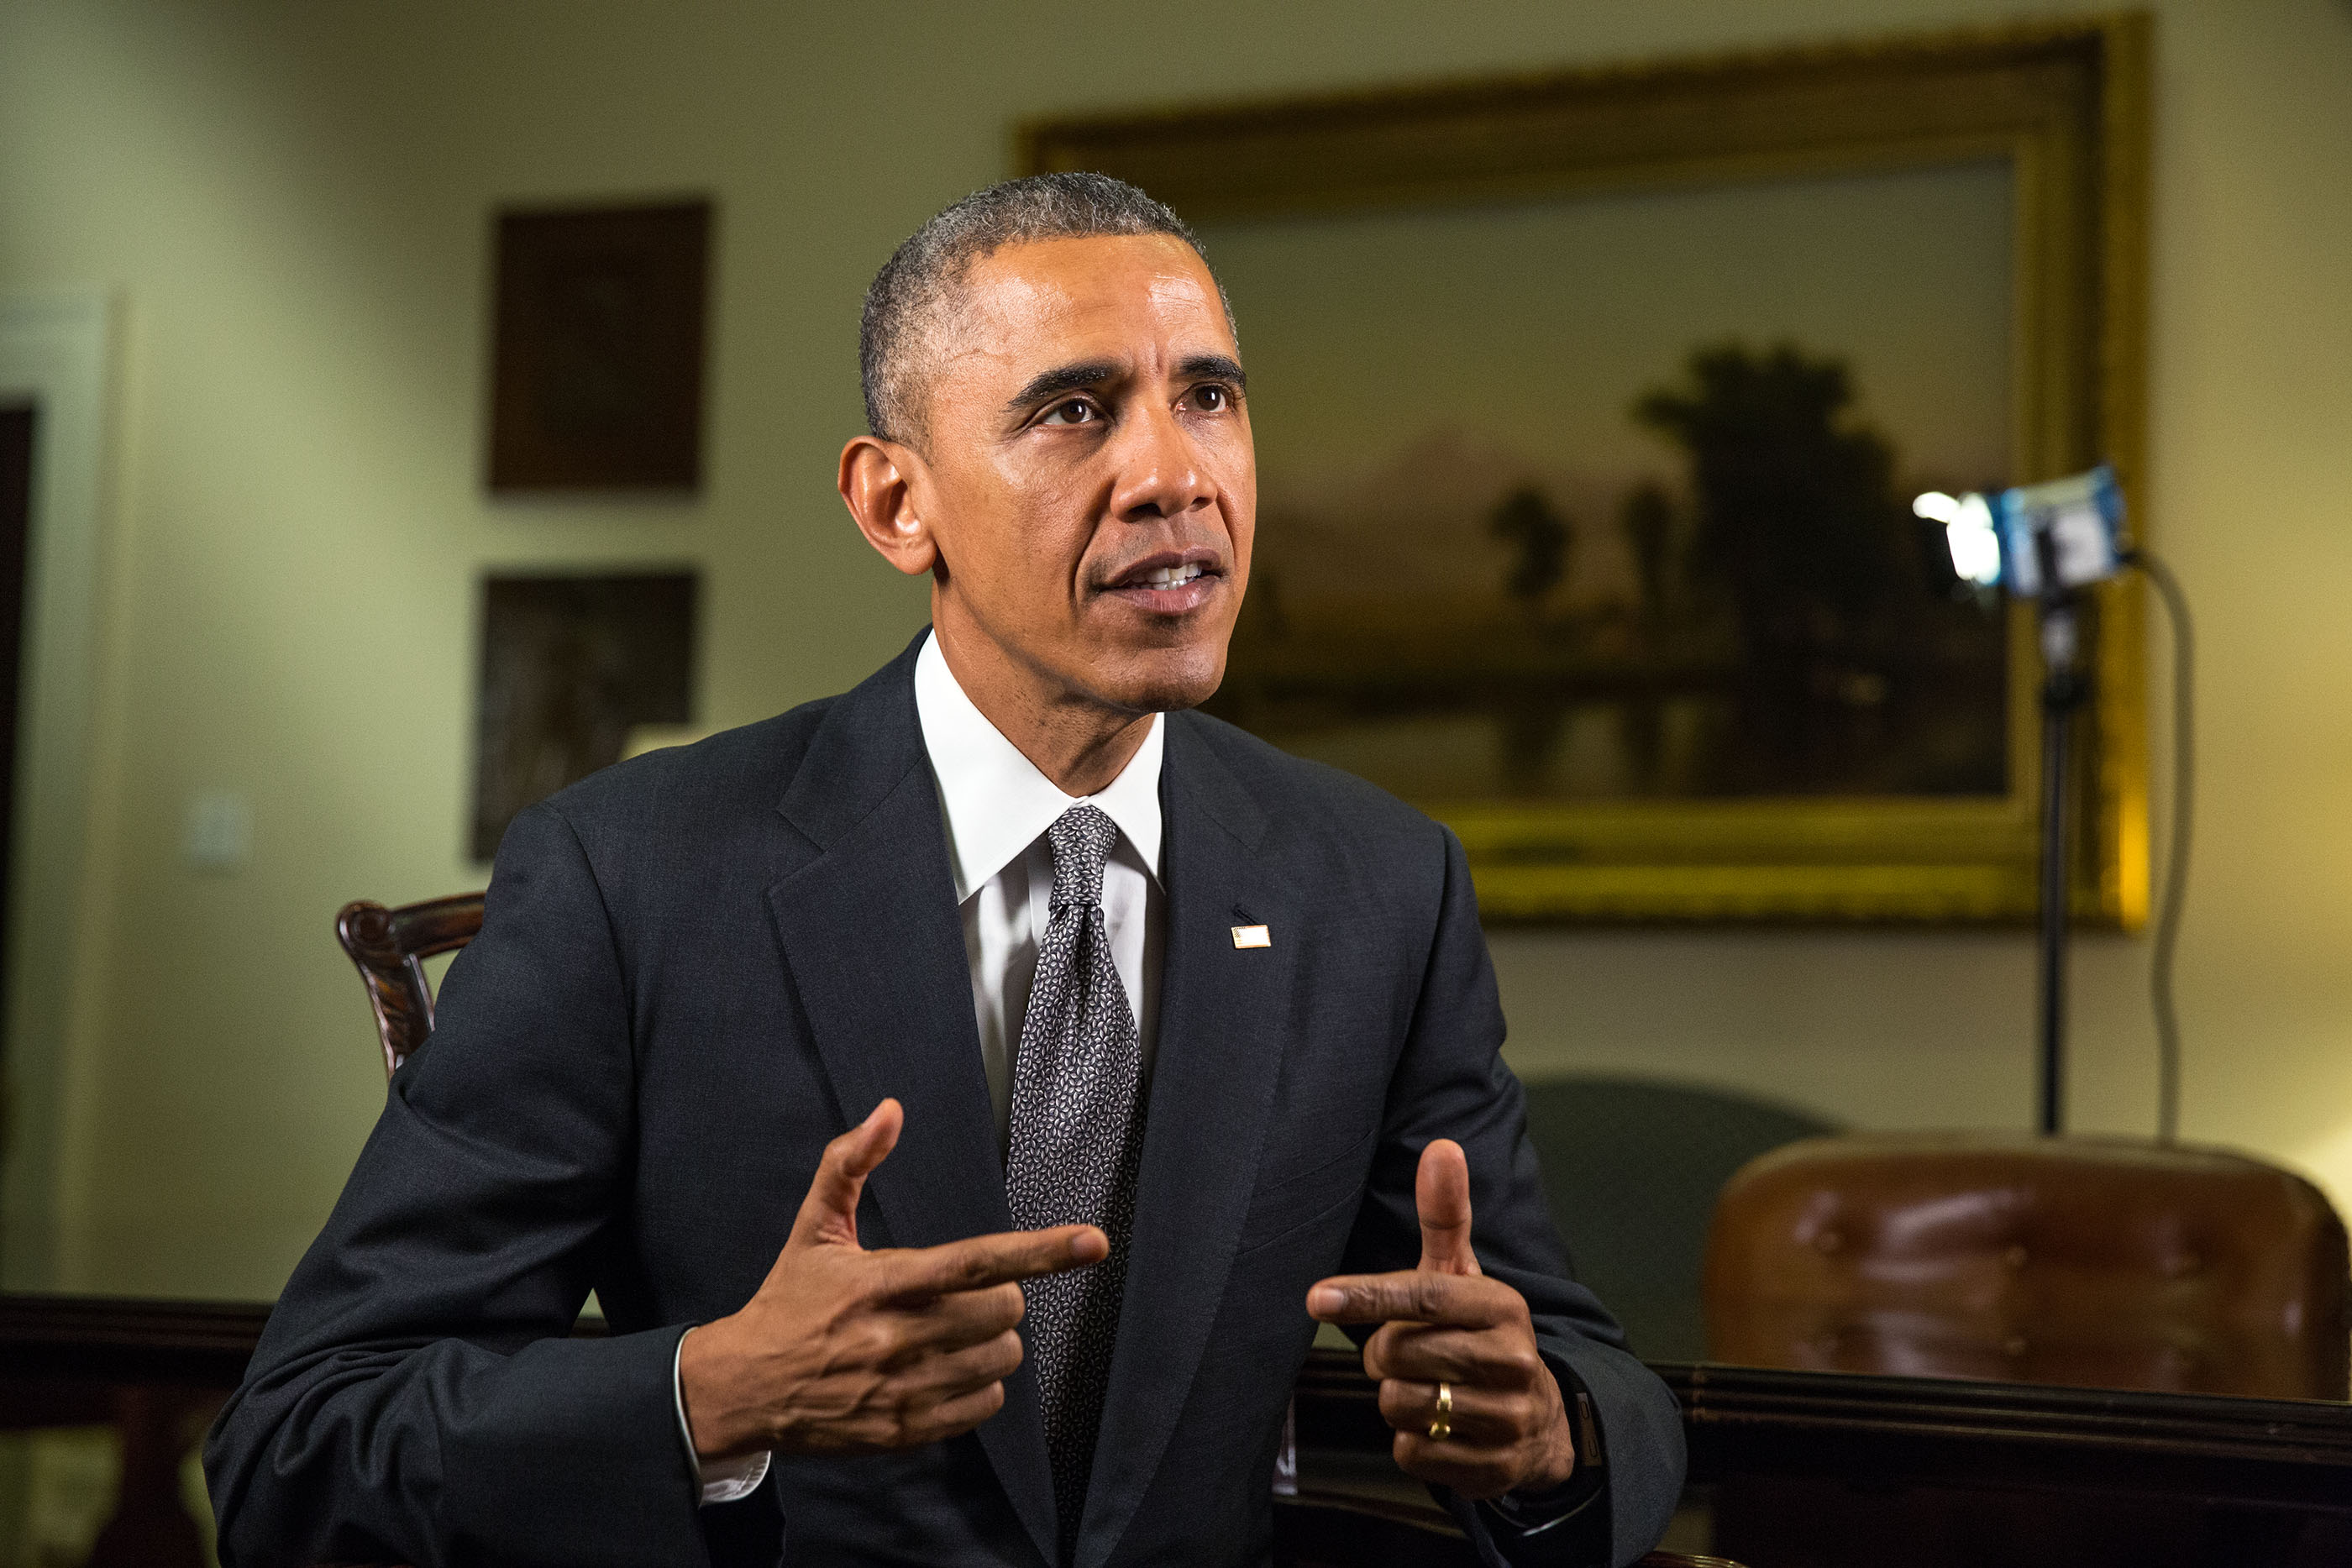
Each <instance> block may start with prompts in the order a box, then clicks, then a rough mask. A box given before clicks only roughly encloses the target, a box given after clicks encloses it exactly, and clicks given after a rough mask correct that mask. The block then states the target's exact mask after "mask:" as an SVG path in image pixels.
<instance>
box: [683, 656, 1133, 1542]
mask: <svg viewBox="0 0 2352 1568" xmlns="http://www.w3.org/2000/svg"><path fill="white" fill-rule="evenodd" d="M915 714H916V717H917V719H918V720H919V723H920V725H921V727H922V733H923V749H924V751H925V752H926V753H928V754H929V758H930V762H931V780H932V782H933V783H934V784H935V785H936V786H937V787H938V789H939V794H940V818H941V820H942V824H943V826H944V827H945V829H946V831H947V841H948V866H949V869H950V871H951V872H952V873H954V876H955V894H956V904H957V906H958V907H959V908H960V910H961V913H962V915H963V954H964V962H965V964H966V965H967V966H968V967H969V968H970V969H971V1010H972V1017H973V1019H974V1021H975V1022H977V1023H978V1024H979V1026H980V1060H981V1066H982V1069H983V1070H984V1071H986V1073H987V1076H988V1098H989V1106H990V1110H991V1112H992V1113H993V1114H994V1116H995V1119H996V1147H997V1153H998V1154H999V1155H1003V1152H1004V1147H1005V1140H1006V1138H1007V1136H1008V1134H1009V1131H1010V1128H1011V1125H1012V1116H1013V1056H1014V1054H1015V1051H1016V1050H1017V1048H1018V1047H1019V1045H1020V1042H1021V1024H1022V1020H1023V1019H1025V1018H1026V1017H1027V1016H1028V1012H1029V987H1030V984H1031V982H1032V981H1033V980H1034V978H1035V977H1036V973H1037V947H1038V944H1040V943H1041V942H1043V941H1044V940H1045V927H1046V925H1048V924H1049V923H1050V922H1051V921H1052V919H1053V913H1054V907H1053V895H1054V851H1053V845H1052V843H1051V842H1050V841H1048V840H1047V838H1046V837H1045V830H1046V829H1048V828H1050V827H1052V826H1053V825H1054V821H1055V819H1056V818H1058V817H1060V816H1061V814H1062V813H1063V812H1065V811H1066V810H1069V809H1070V808H1071V807H1073V806H1076V805H1078V804H1080V803H1081V799H1082V798H1081V797H1077V796H1072V795H1065V794H1064V793H1062V790H1061V787H1060V786H1059V785H1056V784H1055V782H1054V781H1053V780H1052V779H1048V778H1046V777H1045V774H1043V773H1041V772H1039V771H1038V770H1037V765H1036V764H1035V763H1034V762H1031V761H1030V760H1029V759H1028V758H1026V757H1024V756H1023V755H1022V754H1021V751H1020V748H1019V747H1016V746H1014V745H1013V743H1012V742H1011V741H1009V740H1007V739H1005V738H1004V735H1003V732H1002V731H1001V730H999V729H998V728H997V727H995V726H994V725H993V724H991V723H990V722H989V720H988V716H987V715H985V714H983V713H982V712H981V711H980V709H979V708H977V707H975V706H973V705H972V701H971V698H970V697H968V696H966V695H964V690H963V687H962V686H961V685H959V684H958V683H957V681H956V678H955V672H954V671H952V670H950V669H949V668H948V662H947V658H946V656H945V655H944V654H942V653H940V643H939V638H938V636H937V635H936V634H934V635H932V636H931V637H929V638H927V639H926V640H925V641H924V643H923V650H922V652H921V653H919V654H917V655H916V657H915ZM1166 744H1167V722H1166V720H1165V719H1163V718H1162V717H1160V716H1159V715H1156V714H1155V715H1153V716H1152V719H1151V728H1150V731H1149V732H1148V733H1147V734H1146V735H1145V737H1144V739H1143V744H1142V745H1141V746H1140V747H1137V749H1136V753H1135V755H1134V756H1133V757H1132V758H1129V760H1128V764H1127V767H1126V768H1125V769H1123V770H1122V771H1121V772H1120V774H1119V776H1118V778H1116V779H1112V780H1111V781H1110V783H1109V784H1108V785H1106V786H1105V787H1104V788H1103V789H1101V791H1099V792H1098V793H1097V794H1094V795H1089V796H1086V797H1083V800H1084V802H1085V803H1087V804H1091V805H1094V806H1098V807H1100V808H1101V809H1102V811H1103V814H1104V815H1105V816H1108V818H1109V819H1110V820H1111V821H1112V822H1113V824H1115V825H1116V826H1117V827H1118V843H1117V844H1116V845H1114V846H1113V847H1112V849H1111V852H1110V858H1109V860H1108V862H1106V863H1105V864H1104V866H1103V886H1102V903H1103V924H1104V925H1105V926H1106V927H1107V928H1108V934H1109V936H1110V953H1111V963H1112V965H1113V966H1114V967H1117V969H1118V977H1119V983H1120V984H1121V985H1122V986H1124V987H1125V988H1126V989H1127V1005H1128V1008H1129V1010H1130V1011H1132V1012H1133V1013H1134V1015H1135V1024H1136V1030H1137V1032H1138V1033H1139V1035H1140V1036H1141V1039H1142V1044H1143V1071H1144V1076H1145V1079H1146V1081H1147V1082H1149V1080H1150V1073H1151V1064H1152V1058H1153V1047H1154V1045H1155V1043H1156V1039H1157V1035H1158V1028H1157V1025H1158V1023H1159V1014H1160V952H1161V947H1162V944H1163V942H1164V940H1165V926H1166V924H1167V904H1168V896H1167V893H1166V890H1165V889H1164V888H1163V887H1162V885H1161V874H1160V758H1161V755H1162V753H1163V751H1164V749H1165V747H1166ZM684 1343H685V1340H684V1338H683V1336H681V1337H680V1339H679V1344H680V1345H681V1346H683V1345H684ZM671 1379H672V1382H673V1385H676V1382H677V1364H676V1361H675V1359H673V1361H672V1364H671ZM677 1424H678V1431H679V1433H680V1434H681V1435H682V1436H683V1437H685V1439H686V1450H687V1453H688V1456H689V1457H691V1456H692V1455H693V1453H694V1437H693V1433H692V1431H691V1430H690V1429H689V1428H688V1426H687V1420H686V1397H685V1394H684V1392H683V1390H682V1388H681V1389H679V1390H678V1397H677ZM697 1473H698V1475H699V1477H700V1479H701V1482H702V1500H703V1501H704V1502H706V1503H713V1502H733V1501H735V1500H738V1499H740V1498H744V1497H748V1496H750V1495H751V1493H752V1492H753V1491H756V1490H758V1489H759V1486H760V1483H761V1481H764V1480H765V1479H767V1477H768V1456H767V1455H765V1454H751V1455H747V1456H745V1457H743V1458H737V1459H731V1460H726V1461H722V1462H718V1463H713V1464H709V1465H699V1466H698V1467H697Z"/></svg>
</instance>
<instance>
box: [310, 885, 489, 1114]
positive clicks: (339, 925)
mask: <svg viewBox="0 0 2352 1568" xmlns="http://www.w3.org/2000/svg"><path fill="white" fill-rule="evenodd" d="M481 928H482V895H481V894H478V893H460V894H454V895H453V896H451V897H448V898H433V899H427V900H425V902H424V903H422V904H401V905H400V906H399V907H397V908H386V907H385V906H384V905H383V904H376V903H373V902H372V901H370V900H368V899H361V900H359V901H358V902H357V903H354V904H345V905H343V907H342V910H341V913H340V914H338V915H336V916H335V936H336V937H337V939H338V940H340V941H341V943H342V945H343V951H344V952H346V953H348V954H350V955H351V959H352V965H353V966H354V967H356V968H357V969H358V970H359V972H360V979H361V981H362V983H363V984H364V985H365V986H366V987H367V994H368V1006H369V1007H371V1008H373V1009H374V1010H375V1032H376V1038H377V1040H379V1041H380V1042H381V1043H382V1044H383V1075H384V1076H385V1077H386V1078H390V1077H391V1076H392V1075H393V1074H394V1072H396V1071H399V1070H400V1064H401V1063H402V1062H404V1061H407V1060H408V1058H409V1057H410V1055H411V1054H413V1053H414V1052H415V1050H416V1049H417V1047H419V1046H421V1045H423V1044H424V1043H425V1037H426V1036H428V1035H430V1034H431V1033H432V1032H433V986H432V982H430V981H428V980H427V979H425V959H427V958H430V957H433V956H436V955H438V954H442V953H453V952H455V951H457V949H458V948H460V947H463V946H465V945H466V944H467V943H468V942H471V941H472V940H473V939H474V936H475V933H477V932H478V931H480V930H481Z"/></svg>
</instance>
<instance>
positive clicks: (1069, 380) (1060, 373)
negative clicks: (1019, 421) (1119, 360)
mask: <svg viewBox="0 0 2352 1568" xmlns="http://www.w3.org/2000/svg"><path fill="white" fill-rule="evenodd" d="M1118 373H1119V367H1118V365H1116V364H1114V363H1112V362H1111V361H1108V360H1080V361H1078V362H1077V363H1076V364H1073V365H1056V366H1055V368H1054V369H1052V370H1050V371H1040V372H1039V373H1037V374H1036V375H1034V376H1032V377H1030V378H1029V381H1028V383H1027V384H1026V385H1024V387H1023V388H1022V389H1021V390H1020V391H1019V392H1014V393H1013V396H1012V398H1011V400H1010V401H1008V402H1006V403H1005V405H1004V406H1005V408H1006V409H1007V410H1008V411H1010V412H1018V411H1019V410H1021V409H1024V408H1029V407H1033V406H1034V405H1035V404H1037V403H1041V402H1045V400H1046V399H1047V398H1054V397H1059V396H1061V395H1062V394H1063V393H1064V392H1079V391H1083V390H1084V389H1086V388H1087V387H1098V386H1100V385H1102V384H1103V382H1108V381H1114V380H1116V379H1118Z"/></svg>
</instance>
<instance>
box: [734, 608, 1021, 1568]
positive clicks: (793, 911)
mask: <svg viewBox="0 0 2352 1568" xmlns="http://www.w3.org/2000/svg"><path fill="white" fill-rule="evenodd" d="M917 645H918V646H919V645H920V643H919V640H918V644H917ZM913 668H914V655H913V650H911V649H910V650H909V651H908V653H907V654H906V655H905V656H903V657H901V658H900V659H898V660H897V661H896V662H894V663H893V664H891V665H890V666H888V667H887V668H886V669H884V670H883V671H881V672H880V673H879V674H877V675H876V676H875V677H874V678H873V679H871V680H869V681H867V682H866V684H865V685H861V686H859V687H858V688H857V689H856V691H854V692H851V693H850V694H849V695H846V696H845V697H843V698H842V699H841V701H840V702H839V703H838V704H837V705H836V706H835V709H834V711H832V712H831V713H829V714H827V715H826V716H825V720H824V724H823V726H822V727H820V728H819V730H818V733H817V735H816V737H814V739H813V740H812V741H811V743H810V747H809V752H808V755H807V757H806V758H804V759H803V762H802V765H801V767H800V768H798V769H797V770H796V771H795V773H794V776H793V785H792V788H791V789H790V790H789V791H788V792H787V793H786V795H785V797H784V800H782V803H781V805H780V807H779V809H780V810H782V813H783V814H784V816H785V817H786V818H787V819H788V820H789V821H792V823H793V826H794V827H795V828H797V829H798V830H799V831H801V832H802V833H803V835H804V836H805V837H807V838H808V839H809V841H811V843H812V844H814V846H815V847H816V850H817V853H816V855H815V856H814V859H812V860H810V861H809V862H806V863H805V864H803V865H802V866H800V867H799V868H798V869H796V870H794V871H793V872H791V873H787V874H786V875H785V876H784V877H783V878H782V880H781V881H779V882H778V883H775V884H774V885H773V886H772V887H771V888H770V889H769V890H768V904H769V908H770V910H771V912H772V915H773V916H774V919H775V923H776V933H777V936H778V937H779V939H780V940H781V941H782V946H783V954H784V962H785V965H786V967H788V968H789V969H790V970H791V971H792V976H793V982H794V985H795V987H796V988H797V990H798V993H799V996H800V1000H801V1005H802V1007H803V1009H804V1010H805V1012H806V1014H807V1017H808V1024H809V1030H810V1033H811V1034H812V1036H813V1037H814V1040H815V1043H816V1050H817V1054H818V1056H819V1057H820V1058H821V1059H822V1061H824V1071H825V1075H826V1077H827V1078H828V1079H829V1080H830V1082H832V1085H833V1090H834V1095H835V1100H836V1101H837V1103H839V1105H840V1108H841V1113H842V1114H843V1115H844V1116H845V1117H846V1118H848V1120H849V1121H850V1122H851V1123H853V1124H854V1123H855V1122H856V1120H857V1119H858V1118H861V1117H863V1116H864V1115H865V1114H866V1113H867V1112H869V1111H871V1110H872V1109H873V1108H874V1106H875V1105H876V1104H877V1103H879V1102H881V1101H882V1100H883V1099H884V1098H886V1097H888V1096H892V1095H895V1096H897V1098H898V1101H899V1103H901V1104H902V1105H904V1106H905V1107H906V1112H907V1122H906V1130H905V1132H904V1133H903V1134H901V1135H900V1138H899V1142H898V1148H897V1149H895V1150H893V1151H892V1153H891V1155H890V1157H889V1158H888V1159H887V1160H886V1161H885V1162H883V1164H882V1166H880V1168H879V1169H877V1170H876V1171H875V1173H874V1175H873V1176H871V1177H870V1178H869V1179H868V1180H867V1183H866V1190H867V1192H868V1193H869V1194H870V1195H871V1196H872V1198H873V1200H874V1203H875V1205H876V1206H877V1207H878V1208H879V1209H880V1211H881V1215H882V1218H883V1222H884V1223H885V1224H886V1225H887V1226H888V1227H889V1231H890V1239H891V1240H892V1241H893V1242H894V1243H895V1244H897V1245H898V1246H901V1247H930V1246H936V1245H938V1244H940V1243H941V1242H945V1241H952V1240H957V1239H961V1238H963V1237H967V1236H979V1235H984V1234H987V1233H990V1232H992V1231H1001V1230H1009V1229H1011V1228H1012V1219H1011V1216H1010V1213H1009V1211H1008V1209H1007V1207H1006V1204H1005V1197H1004V1170H1003V1165H1002V1164H1001V1163H1000V1162H999V1160H998V1157H997V1151H996V1129H995V1124H994V1118H993V1114H992V1111H991V1109H990V1105H989V1097H988V1081H987V1077H986V1074H985V1072H984V1071H983V1070H982V1065H981V1057H980V1035H979V1030H978V1027H977V1025H976V1024H975V1023H974V1021H973V1019H972V1010H971V971H970V968H969V967H968V964H967V961H966V959H965V956H964V946H963V929H962V925H961V918H960V916H959V915H958V914H957V910H956V899H955V883H954V880H953V878H952V876H951V875H950V872H949V869H948V851H947V839H946V835H945V832H944V831H943V830H942V829H941V826H940V804H939V795H938V792H937V789H936V788H935V787H934V785H933V784H932V782H931V775H930V769H929V767H928V766H927V765H926V763H925V761H924V753H923V747H922V735H921V729H920V726H919V721H918V720H917V718H916V715H915V696H914V682H913ZM980 1440H981V1446H982V1448H983V1449H985V1450H986V1452H987V1454H988V1457H989V1459H990V1462H991V1463H992V1464H993V1465H994V1466H995V1468H996V1473H997V1477H998V1479H999V1480H1001V1481H1002V1482H1003V1486H1004V1490H1005V1491H1006V1493H1007V1494H1008V1495H1009V1496H1010V1498H1011V1499H1012V1501H1013V1509H1014V1511H1016V1512H1017V1513H1018V1514H1019V1515H1020V1517H1021V1521H1022V1523H1023V1524H1024V1526H1026V1527H1027V1529H1028V1531H1029V1534H1030V1535H1031V1537H1032V1538H1033V1539H1034V1541H1035V1542H1037V1546H1038V1550H1039V1552H1041V1553H1042V1554H1043V1555H1044V1557H1045V1561H1046V1562H1048V1563H1051V1562H1053V1561H1054V1559H1055V1550H1054V1545H1055V1525H1054V1493H1053V1479H1052V1472H1051V1469H1049V1466H1048V1462H1047V1459H1046V1454H1045V1423H1044V1419H1043V1417H1042V1416H1041V1414H1040V1411H1039V1406H1038V1402H1037V1385H1036V1379H1035V1376H1034V1374H1033V1373H1032V1372H1031V1370H1030V1368H1029V1367H1028V1366H1027V1365H1026V1364H1024V1366H1023V1367H1022V1369H1021V1371H1020V1372H1018V1373H1017V1374H1015V1375H1014V1376H1013V1378H1011V1379H1010V1380H1008V1381H1007V1383H1006V1385H1005V1403H1004V1408H1003V1410H1002V1411H1000V1412H999V1413H998V1414H997V1415H996V1416H994V1417H993V1418H992V1419H991V1420H989V1421H987V1422H985V1423H983V1424H982V1426H981V1427H980Z"/></svg>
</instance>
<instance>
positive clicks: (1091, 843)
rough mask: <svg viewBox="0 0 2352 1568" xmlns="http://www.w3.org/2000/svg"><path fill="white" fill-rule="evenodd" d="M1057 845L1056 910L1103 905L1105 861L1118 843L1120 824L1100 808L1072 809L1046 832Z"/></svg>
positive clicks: (1055, 853)
mask: <svg viewBox="0 0 2352 1568" xmlns="http://www.w3.org/2000/svg"><path fill="white" fill-rule="evenodd" d="M1045 837H1046V838H1047V839H1049V840H1051V841H1053V845H1054V907H1055V908H1056V909H1060V908H1062V907H1063V906H1065V905H1066V904H1076V905H1078V906H1079V907H1081V908H1085V907H1088V906H1090V905H1093V904H1100V903H1101V902H1102V879H1103V862H1105V861H1107V860H1108V859H1109V858H1110V848H1111V846H1112V845H1113V844H1115V843H1117V842H1118V823H1116V822H1114V821H1111V820H1110V818H1109V817H1108V816H1107V815H1105V814H1104V811H1103V809H1102V808H1101V807H1099V806H1073V807H1071V808H1070V809H1069V810H1066V811H1065V812H1063V813H1062V814H1061V815H1060V816H1058V817H1056V818H1055V819H1054V825H1053V826H1052V827H1050V828H1048V829H1046V830H1045Z"/></svg>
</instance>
